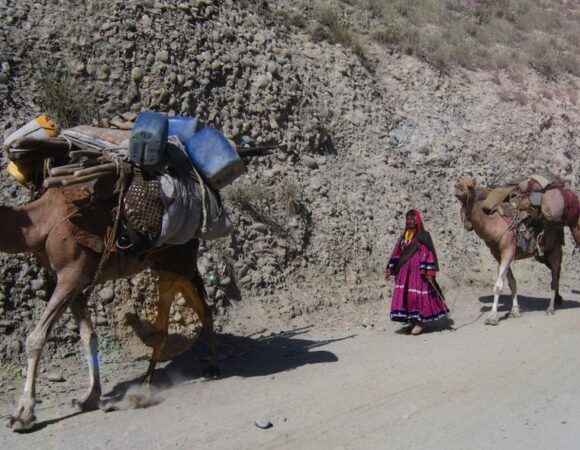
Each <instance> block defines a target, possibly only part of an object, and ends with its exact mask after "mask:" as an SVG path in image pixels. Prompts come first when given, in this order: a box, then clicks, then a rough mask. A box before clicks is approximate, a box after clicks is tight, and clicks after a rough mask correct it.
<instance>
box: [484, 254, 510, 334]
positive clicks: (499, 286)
mask: <svg viewBox="0 0 580 450" xmlns="http://www.w3.org/2000/svg"><path fill="white" fill-rule="evenodd" d="M510 263H511V258H502V259H501V262H500V264H499V269H498V273H497V279H496V281H495V285H494V286H493V306H492V307H491V312H490V313H489V316H488V318H487V319H486V320H485V323H486V325H497V324H499V317H498V315H497V307H498V304H499V296H500V295H501V292H502V290H503V278H504V276H505V274H506V272H507V271H508V270H509V267H510Z"/></svg>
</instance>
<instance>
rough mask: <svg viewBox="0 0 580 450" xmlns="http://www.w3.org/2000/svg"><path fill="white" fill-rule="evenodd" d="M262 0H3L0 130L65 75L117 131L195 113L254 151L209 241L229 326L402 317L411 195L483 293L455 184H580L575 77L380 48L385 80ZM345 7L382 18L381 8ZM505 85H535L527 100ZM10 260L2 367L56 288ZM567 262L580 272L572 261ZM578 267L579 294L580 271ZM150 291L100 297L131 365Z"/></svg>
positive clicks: (113, 287)
mask: <svg viewBox="0 0 580 450" xmlns="http://www.w3.org/2000/svg"><path fill="white" fill-rule="evenodd" d="M254 3H255V2H237V1H232V0H230V1H228V0H224V1H212V0H199V1H192V2H183V3H178V2H165V3H161V2H155V1H147V2H143V1H114V0H109V1H105V0H103V1H95V2H90V5H89V6H88V7H87V8H88V10H82V11H81V9H80V8H77V9H74V8H70V7H67V6H63V5H64V4H63V3H58V4H55V3H54V2H32V1H20V2H11V1H4V2H1V1H0V24H1V25H0V111H2V115H1V117H0V129H1V130H2V131H4V130H8V129H9V128H15V127H18V126H21V125H22V124H23V123H25V122H26V121H28V120H29V119H30V118H31V117H33V116H34V115H35V114H37V113H40V112H41V108H40V106H39V99H40V98H41V97H42V92H39V90H38V86H40V85H41V84H40V80H41V78H42V77H43V76H46V73H48V72H47V71H49V72H51V73H52V72H55V71H58V72H59V73H60V72H62V73H66V74H68V75H69V76H71V77H72V80H74V82H75V83H77V84H76V85H77V87H78V88H79V89H82V90H84V91H86V95H87V96H88V97H89V98H92V99H93V100H94V103H95V105H98V110H99V114H100V117H101V118H108V119H109V121H110V123H115V122H114V120H112V119H115V118H116V117H117V116H119V115H120V114H122V113H123V115H122V120H121V119H120V122H118V123H121V122H123V123H126V121H130V120H132V119H133V118H134V114H131V113H135V112H137V111H140V110H142V109H154V110H159V111H163V112H166V113H169V114H183V115H193V116H196V117H198V118H200V120H202V121H204V122H206V123H208V124H210V125H212V126H215V127H217V128H220V129H222V130H223V132H224V133H225V134H226V135H227V136H228V137H229V138H231V139H232V140H233V141H235V142H236V144H237V145H238V148H239V149H240V151H241V152H242V151H246V150H247V151H250V150H251V151H253V153H247V154H248V155H252V156H246V157H245V161H246V163H247V174H246V175H245V176H243V177H241V178H240V179H238V180H236V181H235V182H234V183H233V184H232V185H231V186H229V187H227V188H226V189H224V191H223V196H224V200H225V203H226V207H227V209H228V211H229V212H230V215H231V218H232V221H233V222H234V223H235V225H236V231H235V233H234V234H233V235H232V236H230V237H228V238H225V239H221V240H218V241H212V242H205V243H203V245H202V255H201V257H200V268H201V270H202V274H203V275H204V277H205V278H206V284H207V290H208V295H209V299H210V302H211V303H212V304H213V305H214V309H215V311H216V318H217V320H216V324H217V327H218V330H222V331H229V332H234V333H249V332H253V331H256V330H261V329H264V328H268V329H278V330H284V329H289V328H294V327H297V326H302V325H304V324H311V323H320V322H325V323H326V322H328V321H331V320H334V319H336V320H342V319H345V318H346V319H345V320H347V319H348V320H352V322H353V323H357V324H360V323H362V322H363V320H364V319H365V318H366V317H367V316H366V315H365V314H364V313H363V312H362V311H363V310H365V309H368V308H369V307H370V306H369V305H371V306H374V307H378V308H383V309H384V310H386V309H387V308H388V303H387V301H386V299H387V298H388V297H389V291H388V288H387V286H386V284H385V282H384V281H383V275H382V273H383V270H384V266H385V262H386V260H387V259H388V257H389V252H390V250H391V247H392V246H393V245H394V243H395V241H396V238H397V236H398V233H399V232H400V231H401V229H402V226H403V224H404V214H405V212H406V211H407V210H408V209H410V208H411V207H417V208H419V209H420V210H421V211H422V212H423V216H424V220H425V223H426V226H427V228H428V229H429V230H430V232H431V233H432V235H433V238H434V241H435V244H436V247H437V250H438V254H439V258H440V260H441V261H440V262H441V268H442V273H441V276H440V280H441V283H442V285H443V287H444V288H446V287H447V288H452V287H453V288H455V287H457V286H465V291H464V295H465V296H469V295H470V293H469V286H470V285H471V284H473V283H474V282H475V283H480V282H481V283H485V285H486V286H489V288H490V293H491V289H492V281H491V280H492V277H493V274H492V271H491V270H492V269H493V270H495V269H494V265H493V261H492V259H491V257H490V256H489V254H488V253H489V252H488V251H487V250H486V249H485V248H484V245H483V243H481V242H480V241H479V240H478V239H477V238H476V237H475V236H474V235H473V234H472V233H471V234H470V233H468V232H466V231H465V230H463V228H462V225H461V221H460V219H459V214H458V212H459V207H458V204H457V201H456V200H455V198H453V196H452V190H451V186H452V183H453V181H454V180H456V179H458V178H460V177H463V176H465V175H471V176H478V177H482V178H484V179H485V180H486V182H487V183H488V184H497V183H500V182H503V181H505V180H507V179H510V178H513V177H515V176H518V175H525V174H527V173H529V172H531V171H533V170H537V169H549V170H551V171H553V172H555V173H558V174H560V175H562V176H563V177H564V178H566V179H567V180H568V181H569V183H570V185H571V186H572V187H573V188H575V189H576V190H579V186H578V181H579V180H578V174H579V171H580V167H579V164H580V148H579V146H580V137H579V136H580V130H579V129H578V124H579V123H580V120H579V119H580V117H579V116H580V114H579V111H578V106H577V104H576V102H577V90H578V85H579V80H578V79H575V78H570V79H567V80H563V81H560V82H559V83H554V82H548V81H546V80H543V79H541V78H539V77H538V76H537V75H536V74H534V73H533V72H531V71H526V70H523V69H522V74H523V77H524V79H525V80H526V81H525V86H523V85H522V84H521V82H520V81H519V80H518V82H515V81H513V80H512V79H511V78H510V77H509V76H508V75H507V74H506V73H504V72H498V73H496V74H490V73H485V72H468V71H464V70H457V71H451V73H449V74H445V75H443V74H441V73H439V72H438V71H436V70H435V69H433V68H431V67H430V66H428V65H427V64H425V63H423V62H421V61H419V60H417V59H414V58H412V57H410V56H401V55H397V54H391V53H390V52H387V51H386V50H385V49H383V48H381V47H378V46H376V45H375V44H373V43H372V42H370V41H369V42H365V46H366V49H367V53H368V55H369V57H370V58H372V60H373V63H374V64H373V65H374V70H373V72H372V73H369V72H368V70H367V69H365V68H364V67H363V66H362V65H361V63H360V61H359V59H358V58H357V57H356V56H355V55H354V54H353V53H352V52H351V51H350V50H349V49H347V48H344V47H341V46H339V45H331V44H328V43H326V42H324V41H323V42H313V41H312V40H311V38H310V36H309V34H308V33H307V32H306V31H305V30H303V29H300V28H296V27H293V26H290V25H288V24H287V22H286V21H285V20H284V17H285V16H283V15H282V14H281V12H283V11H285V10H297V9H296V8H298V9H300V11H301V14H303V16H304V17H305V20H306V22H307V23H308V22H309V21H310V22H312V21H313V19H312V18H311V11H310V8H309V7H308V6H307V3H306V2H300V1H299V2H289V1H277V2H270V6H269V8H267V9H264V7H263V6H261V7H258V6H255V5H254ZM262 3H264V2H262ZM344 14H345V17H346V18H347V19H348V20H349V21H350V23H351V24H352V27H353V28H354V29H357V27H359V28H358V29H359V30H360V31H361V33H362V32H363V31H364V30H365V28H364V27H365V25H364V24H365V23H366V20H367V19H368V18H367V19H365V15H364V11H358V12H356V14H355V12H354V10H352V8H351V9H348V8H347V7H346V6H345V10H344ZM500 90H501V91H505V90H508V91H510V90H511V91H513V92H521V91H524V90H525V95H526V98H527V102H526V103H525V104H522V103H521V102H520V103H517V102H514V101H510V100H509V99H508V100H506V98H505V96H504V97H502V96H501V95H500ZM547 90H548V91H550V92H552V95H550V96H548V95H546V91H547ZM265 149H267V150H265ZM256 154H257V155H258V156H256ZM3 162H4V163H5V161H3ZM0 188H1V190H0V192H1V196H2V202H1V203H4V204H17V203H24V202H26V201H27V200H28V195H27V192H26V191H25V190H23V189H22V188H20V187H18V186H17V185H16V184H15V183H14V182H13V181H12V180H10V179H8V178H7V177H4V176H3V177H2V178H0ZM567 240H568V241H569V237H568V236H567ZM567 248H568V249H569V248H571V246H570V245H569V244H568V247H567ZM0 264H1V267H2V269H1V271H0V333H1V334H2V336H1V337H0V360H4V361H5V360H17V359H18V358H23V351H24V340H25V336H26V334H27V333H28V332H29V331H30V330H31V328H32V327H33V324H34V321H35V320H36V319H37V318H38V316H39V314H40V312H41V311H42V310H43V308H44V306H45V303H44V302H45V300H44V299H45V298H47V296H48V295H49V293H50V291H51V290H52V288H53V281H52V280H51V279H50V276H49V275H48V274H47V273H46V272H45V271H44V270H42V269H40V268H39V266H38V265H37V262H36V261H35V260H34V258H31V257H28V256H24V255H18V256H7V255H1V256H0ZM524 264H526V271H525V272H526V273H525V274H524V273H522V276H523V280H524V281H526V282H529V283H530V284H534V283H535V285H537V286H538V287H540V288H542V289H545V291H546V295H548V292H549V284H548V282H547V279H548V274H547V272H546V271H545V270H544V269H543V268H542V267H541V266H539V265H537V264H533V263H528V262H526V263H524ZM564 264H565V269H566V267H571V266H572V260H571V256H570V255H569V253H566V256H565V262H564ZM472 269H473V270H472ZM570 272H571V271H570ZM517 276H518V272H517V271H516V277H517ZM563 277H564V280H563V287H564V295H565V292H566V289H568V288H570V286H574V285H575V286H577V282H578V275H576V274H575V273H574V274H573V273H569V272H566V271H565V273H564V275H563ZM33 281H34V282H33ZM520 281H521V280H520ZM575 283H576V284H575ZM153 284H154V280H152V279H151V277H150V274H147V273H146V274H143V275H140V276H138V277H136V279H135V280H134V281H133V283H129V282H128V281H126V280H119V281H116V282H114V283H108V284H107V285H105V286H101V287H99V288H98V289H96V290H95V292H94V293H93V298H92V302H91V304H92V307H93V312H94V322H95V323H96V325H97V330H98V332H99V335H100V338H101V348H102V349H103V348H104V349H106V350H107V351H106V352H103V354H104V356H103V357H104V358H105V359H106V358H109V359H114V358H115V357H116V356H115V355H116V353H115V352H114V351H113V350H115V349H117V350H118V343H119V339H120V338H119V335H122V333H119V332H118V329H119V327H124V326H125V324H123V323H121V322H122V321H121V320H120V319H119V315H118V314H116V312H115V311H117V309H116V308H117V306H118V305H119V304H121V303H123V302H132V303H134V304H142V303H144V301H143V298H144V296H146V297H147V298H149V296H152V295H154V289H152V286H153ZM521 285H525V283H521ZM179 306H182V305H179ZM186 319H187V320H186ZM172 321H173V322H172V323H174V324H175V326H177V325H179V326H183V327H186V326H190V325H192V323H193V318H189V317H186V316H184V315H183V314H181V312H179V311H178V310H177V309H176V310H175V311H174V314H173V315H172ZM369 323H370V322H369ZM121 340H122V339H121ZM77 341H78V336H77V330H76V327H75V326H74V323H72V320H71V317H70V315H69V314H68V313H67V314H65V317H64V319H63V320H61V321H60V322H59V325H58V327H57V328H56V329H55V330H54V331H53V338H52V339H51V340H50V342H49V343H48V348H47V351H45V352H44V357H45V358H50V357H51V356H57V357H62V356H71V355H75V353H76V352H77V351H79V352H80V348H79V347H78V345H77ZM121 352H122V350H121ZM121 354H122V353H121Z"/></svg>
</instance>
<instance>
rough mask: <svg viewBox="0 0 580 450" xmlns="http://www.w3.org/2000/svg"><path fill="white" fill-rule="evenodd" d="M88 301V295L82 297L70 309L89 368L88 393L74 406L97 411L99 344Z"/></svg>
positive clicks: (99, 398)
mask: <svg viewBox="0 0 580 450" xmlns="http://www.w3.org/2000/svg"><path fill="white" fill-rule="evenodd" d="M88 300H89V299H88V295H80V296H79V298H77V299H76V300H75V301H73V302H72V303H71V305H70V309H71V311H72V313H73V316H74V318H75V320H76V322H77V324H78V326H79V334H80V336H81V340H82V343H83V346H84V350H85V357H86V360H87V365H88V367H89V388H88V390H87V393H86V394H85V395H84V396H83V397H81V398H80V399H75V400H73V404H75V405H76V406H78V407H79V408H80V409H81V410H83V411H89V410H92V409H97V408H98V407H99V402H100V400H101V377H100V374H99V359H98V353H99V342H98V339H97V334H96V333H95V329H94V328H93V323H92V321H91V312H90V311H89V308H88V307H87V302H88Z"/></svg>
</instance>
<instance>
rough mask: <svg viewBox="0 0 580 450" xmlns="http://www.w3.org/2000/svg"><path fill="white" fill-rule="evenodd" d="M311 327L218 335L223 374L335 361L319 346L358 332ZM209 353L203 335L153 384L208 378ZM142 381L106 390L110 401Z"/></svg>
mask: <svg viewBox="0 0 580 450" xmlns="http://www.w3.org/2000/svg"><path fill="white" fill-rule="evenodd" d="M310 328H311V327H304V328H299V329H295V330H291V331H285V332H282V333H278V334H274V335H270V336H259V337H252V336H235V335H232V334H220V335H217V336H216V342H217V344H218V354H219V357H220V361H219V366H220V370H221V376H220V378H228V377H232V376H239V377H244V378H246V377H256V376H267V375H274V374H276V373H280V372H284V371H288V370H293V369H296V368H298V367H300V366H304V365H307V364H321V363H332V362H336V361H338V357H337V356H336V355H335V354H334V353H332V352H329V351H327V350H319V348H320V347H323V346H325V345H327V344H329V343H332V342H337V341H342V340H345V339H351V338H353V337H355V336H356V335H354V334H353V335H349V336H345V337H342V338H338V339H324V340H312V339H306V338H304V337H301V335H303V334H305V333H307V332H308V331H309V330H310ZM209 354H210V352H209V347H208V346H207V343H206V342H205V339H203V340H202V339H200V340H199V341H198V342H196V344H195V345H194V346H193V347H192V348H191V349H190V350H188V351H187V352H185V353H184V354H182V355H180V356H178V357H177V358H175V359H173V360H172V361H170V362H169V363H168V364H166V365H165V367H162V364H160V365H159V366H158V368H157V369H156V370H155V374H154V379H153V384H154V386H156V387H158V388H163V389H165V388H169V387H171V386H174V385H177V384H182V383H185V382H191V381H197V380H205V379H204V378H203V376H202V372H203V371H204V370H205V369H206V367H207V365H208V363H209ZM139 381H140V379H139V378H135V379H133V380H129V381H124V382H121V383H119V384H117V385H116V386H115V387H114V388H113V389H112V391H110V392H108V393H106V394H105V397H107V398H108V401H115V400H116V399H120V398H123V396H124V394H125V393H126V392H127V390H128V389H129V387H130V386H132V385H135V384H136V383H139ZM207 381H211V380H209V379H208V380H207Z"/></svg>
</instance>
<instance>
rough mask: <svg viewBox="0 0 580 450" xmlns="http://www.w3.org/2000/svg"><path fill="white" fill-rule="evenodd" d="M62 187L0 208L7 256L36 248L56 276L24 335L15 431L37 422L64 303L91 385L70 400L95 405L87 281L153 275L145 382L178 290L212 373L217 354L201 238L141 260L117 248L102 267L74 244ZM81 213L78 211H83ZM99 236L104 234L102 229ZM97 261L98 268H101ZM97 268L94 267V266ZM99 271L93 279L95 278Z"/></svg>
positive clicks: (1, 243) (0, 245)
mask: <svg viewBox="0 0 580 450" xmlns="http://www.w3.org/2000/svg"><path fill="white" fill-rule="evenodd" d="M63 192H64V191H63V189H62V188H51V189H48V190H47V191H46V192H45V193H44V194H43V195H42V196H41V197H40V198H39V199H37V200H36V201H34V202H32V203H29V204H27V205H24V206H19V207H0V223H2V224H3V225H2V232H1V233H0V251H2V252H5V253H24V252H30V253H34V254H35V255H36V256H37V257H38V259H39V261H40V263H41V264H42V266H43V267H45V268H46V269H48V270H49V271H50V272H51V273H52V274H53V275H54V278H55V280H56V287H55V289H54V292H53V293H52V296H51V297H50V299H49V301H48V304H47V306H46V309H45V310H44V312H43V313H42V315H41V317H40V320H39V321H38V323H37V324H36V327H35V328H34V330H33V331H32V332H31V333H30V335H29V336H28V337H27V339H26V354H27V360H28V361H27V372H26V382H25V385H24V391H23V393H22V396H21V397H20V399H19V401H18V404H17V407H16V411H15V412H14V414H12V416H11V417H10V419H9V423H8V425H9V426H10V427H14V429H16V430H19V431H21V430H29V429H31V428H32V427H33V426H34V425H35V422H36V417H35V415H34V406H35V403H36V390H35V384H36V377H37V369H38V363H39V358H40V355H41V353H42V349H43V347H44V345H45V343H46V340H47V336H48V334H49V333H50V331H51V329H52V327H53V326H54V324H55V323H56V322H57V320H58V319H59V317H60V316H61V315H62V313H63V312H64V311H65V310H66V308H70V310H71V312H72V314H73V316H74V318H75V320H76V322H77V324H78V327H79V333H80V337H81V340H82V343H83V345H84V350H85V352H86V359H87V362H88V368H89V387H88V390H87V392H86V394H85V395H84V396H83V397H82V398H80V399H78V400H76V401H75V403H76V405H77V406H78V407H79V408H80V409H82V410H90V409H95V408H97V407H98V406H99V401H100V397H101V384H100V377H99V366H98V357H97V351H98V350H97V335H96V333H95V330H94V328H93V324H92V322H91V316H90V311H89V308H88V306H87V302H88V295H86V294H87V293H86V292H85V293H83V290H85V289H86V288H87V287H88V286H89V285H90V284H91V283H92V282H99V283H101V282H104V281H106V280H112V279H116V278H120V277H126V276H130V275H133V274H136V273H138V272H140V271H143V270H145V269H147V268H151V269H152V270H154V271H156V272H157V273H158V274H159V284H158V290H159V306H158V315H157V319H156V320H155V323H154V324H153V327H154V330H155V338H154V340H153V341H154V343H153V354H152V356H151V360H150V364H149V368H148V370H147V373H146V375H145V379H144V381H148V382H150V381H151V378H152V375H153V370H154V368H155V365H156V363H157V362H158V361H159V358H160V355H161V351H162V349H163V346H164V344H165V340H166V337H167V330H168V322H169V309H170V306H171V303H172V301H173V297H174V295H175V294H176V293H177V292H178V291H180V292H181V293H182V294H183V296H184V298H185V299H186V301H187V304H188V305H189V306H191V307H192V308H193V309H194V310H195V312H196V313H197V314H198V316H199V318H200V320H201V322H202V325H203V328H204V330H205V333H206V336H207V340H208V344H209V346H210V349H211V352H212V361H211V364H210V367H209V373H210V374H211V375H217V374H218V369H217V354H216V349H215V344H214V340H213V319H212V313H211V310H210V309H209V307H208V305H207V303H206V302H205V299H204V295H205V291H204V289H203V283H202V280H201V277H200V275H199V273H198V271H197V252H198V247H199V241H197V240H192V241H189V242H187V243H186V244H183V245H177V246H171V247H162V248H160V249H158V250H157V251H154V252H150V253H148V254H146V256H145V257H144V258H135V257H130V256H128V255H127V254H124V253H122V252H117V253H116V254H115V255H112V257H111V258H108V259H107V260H105V262H104V264H103V265H102V266H100V261H101V254H99V253H98V252H95V251H93V250H91V249H89V248H87V247H86V246H83V245H81V244H79V242H78V239H77V238H76V236H74V235H73V234H72V232H71V229H70V228H69V226H67V222H66V218H67V207H66V200H65V196H64V193H63ZM83 214H84V212H83V211H82V210H79V211H77V216H78V215H81V216H82V215H83ZM102 234H103V235H104V234H105V232H104V231H103V233H102ZM99 266H100V267H99ZM98 269H100V270H98ZM95 274H97V275H98V276H97V278H96V279H95V280H93V278H95Z"/></svg>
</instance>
